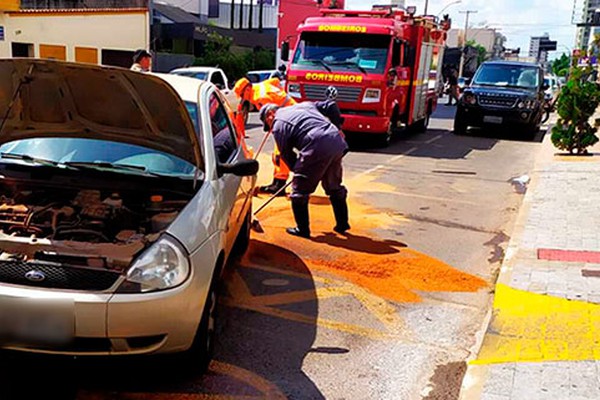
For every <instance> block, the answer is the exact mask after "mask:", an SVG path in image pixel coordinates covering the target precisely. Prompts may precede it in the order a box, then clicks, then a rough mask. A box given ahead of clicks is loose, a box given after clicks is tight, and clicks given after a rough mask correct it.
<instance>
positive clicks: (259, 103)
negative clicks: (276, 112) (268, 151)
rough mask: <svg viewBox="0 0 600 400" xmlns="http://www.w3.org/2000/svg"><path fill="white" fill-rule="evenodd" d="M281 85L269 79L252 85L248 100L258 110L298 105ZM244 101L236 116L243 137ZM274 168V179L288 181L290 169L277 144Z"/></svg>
mask: <svg viewBox="0 0 600 400" xmlns="http://www.w3.org/2000/svg"><path fill="white" fill-rule="evenodd" d="M280 85H281V83H280V81H279V79H278V78H271V79H267V80H266V81H263V82H260V83H255V84H253V85H252V94H251V95H252V98H246V100H248V101H249V102H250V103H252V104H253V105H254V106H255V107H256V109H257V110H260V109H261V108H262V107H263V106H264V105H266V104H270V103H272V104H276V105H278V106H279V107H286V106H293V105H295V104H296V100H294V99H293V98H292V97H290V96H289V95H288V94H287V93H286V92H285V90H283V89H282V88H281V86H280ZM242 104H243V100H241V101H240V103H239V105H238V112H237V115H236V120H235V125H236V128H237V129H238V131H239V132H241V135H242V136H245V132H246V129H245V123H244V116H243V113H242ZM272 159H273V166H274V167H275V172H274V174H273V177H274V178H275V179H281V180H287V179H288V177H289V176H290V168H289V167H288V166H287V165H286V164H285V163H284V162H283V159H282V158H281V153H280V151H279V149H278V148H277V144H275V148H274V149H273V155H272Z"/></svg>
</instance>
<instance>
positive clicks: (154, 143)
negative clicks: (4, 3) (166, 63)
mask: <svg viewBox="0 0 600 400" xmlns="http://www.w3.org/2000/svg"><path fill="white" fill-rule="evenodd" d="M230 112H231V111H230V109H229V106H228V104H227V102H226V101H225V100H224V98H223V97H222V94H221V93H220V92H219V91H218V90H216V88H215V87H214V86H213V85H212V84H210V83H206V82H202V81H200V80H197V79H192V78H185V77H179V76H174V75H165V76H154V75H151V74H144V73H138V72H132V71H128V70H123V69H118V68H107V67H98V66H92V65H83V64H70V63H64V62H56V61H44V60H30V59H14V60H13V59H4V60H0V118H3V120H0V122H1V127H0V153H1V158H0V340H1V342H0V346H2V347H3V348H8V349H14V350H20V351H27V352H38V353H57V354H72V355H109V354H147V353H173V352H183V351H189V352H192V353H194V355H195V356H197V355H199V356H201V357H202V360H204V361H203V362H204V364H205V365H206V364H207V362H208V360H209V355H210V350H211V347H212V339H213V337H212V335H213V334H214V316H215V312H214V311H215V305H216V302H217V295H218V291H217V281H218V279H219V277H220V273H221V272H222V270H223V267H224V265H225V264H226V263H227V260H228V259H229V258H230V255H231V254H233V253H234V252H235V251H237V252H240V253H241V252H243V251H245V249H246V247H247V245H248V241H249V234H250V233H249V232H250V230H249V228H250V218H251V210H252V207H251V206H252V196H251V193H252V190H253V188H254V185H255V182H256V173H257V170H258V164H257V162H256V161H254V160H252V159H250V157H249V156H248V155H247V154H246V153H245V151H244V148H243V146H242V145H241V143H239V141H238V139H237V135H236V133H235V131H234V129H235V128H234V127H233V124H232V123H231V120H230ZM4 116H7V118H4Z"/></svg>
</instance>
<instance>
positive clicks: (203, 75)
mask: <svg viewBox="0 0 600 400" xmlns="http://www.w3.org/2000/svg"><path fill="white" fill-rule="evenodd" d="M172 73H173V74H175V75H181V76H189V77H190V78H196V79H202V80H203V81H205V80H206V77H207V75H208V74H207V73H206V72H198V71H175V72H172Z"/></svg>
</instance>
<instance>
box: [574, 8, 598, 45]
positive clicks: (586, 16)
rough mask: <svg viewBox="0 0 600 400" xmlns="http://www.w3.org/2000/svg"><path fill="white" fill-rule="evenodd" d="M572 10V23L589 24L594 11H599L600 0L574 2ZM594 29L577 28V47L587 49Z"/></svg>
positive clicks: (586, 27) (588, 27) (587, 27)
mask: <svg viewBox="0 0 600 400" xmlns="http://www.w3.org/2000/svg"><path fill="white" fill-rule="evenodd" d="M574 7H575V9H574V10H573V22H574V23H586V22H587V23H590V22H592V21H593V16H594V14H595V13H596V10H599V9H600V0H576V1H575V5H574ZM593 31H594V27H590V26H583V27H579V28H577V47H578V48H580V49H587V48H588V46H589V44H590V42H591V41H592V40H593V33H594V32H593Z"/></svg>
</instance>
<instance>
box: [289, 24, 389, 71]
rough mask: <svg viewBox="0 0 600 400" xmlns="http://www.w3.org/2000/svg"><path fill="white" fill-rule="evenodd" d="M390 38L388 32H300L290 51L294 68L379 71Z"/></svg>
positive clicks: (384, 63)
mask: <svg viewBox="0 0 600 400" xmlns="http://www.w3.org/2000/svg"><path fill="white" fill-rule="evenodd" d="M390 41H391V38H390V36H388V35H367V34H364V33H363V34H354V33H323V32H304V33H302V36H301V38H300V42H299V43H298V46H297V48H296V53H295V54H294V60H293V64H294V67H295V68H297V69H302V70H312V69H315V68H317V69H322V70H325V71H329V72H331V71H353V72H363V73H365V72H368V73H374V74H382V73H383V72H384V71H385V68H386V64H387V59H388V50H389V46H390Z"/></svg>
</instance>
